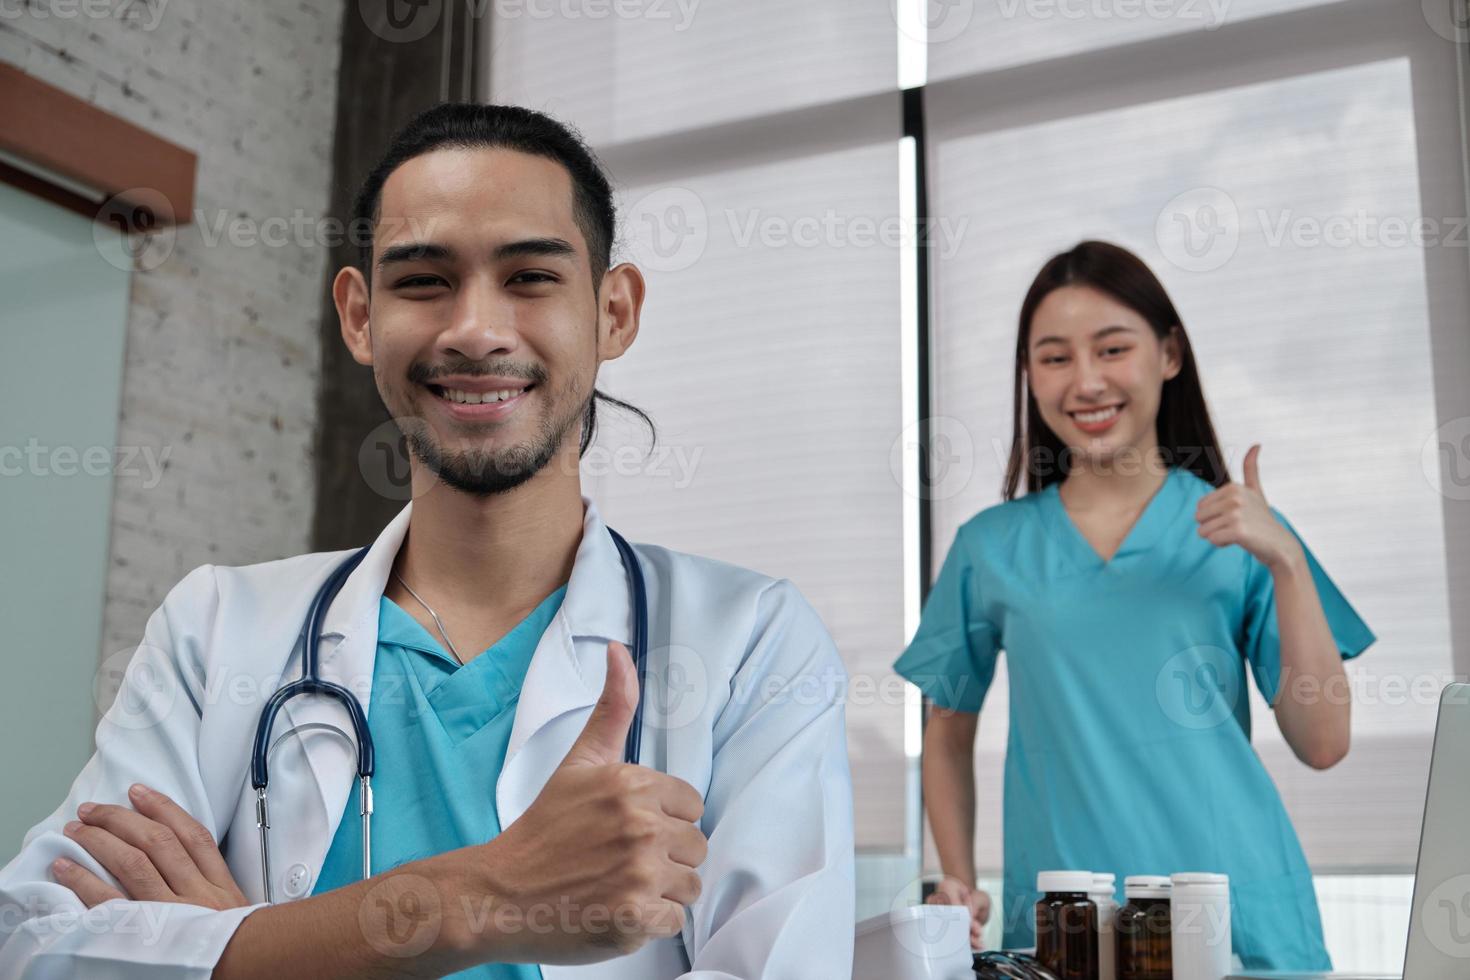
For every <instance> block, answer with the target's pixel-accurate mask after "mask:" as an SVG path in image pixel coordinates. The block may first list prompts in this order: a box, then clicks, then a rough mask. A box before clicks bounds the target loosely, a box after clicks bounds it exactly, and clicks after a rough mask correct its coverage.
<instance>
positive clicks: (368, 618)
mask: <svg viewBox="0 0 1470 980" xmlns="http://www.w3.org/2000/svg"><path fill="white" fill-rule="evenodd" d="M411 508H412V504H409V505H408V506H405V507H404V508H403V510H401V511H400V512H399V513H398V514H397V516H395V517H394V518H393V520H392V521H390V522H389V524H388V525H387V527H385V528H384V529H383V531H382V533H380V534H379V535H378V538H377V540H376V541H374V542H373V544H372V546H371V547H370V548H369V549H368V553H367V555H366V556H365V557H364V558H363V560H362V562H361V563H360V564H359V565H358V566H357V568H355V569H353V571H352V574H351V575H349V576H348V578H347V581H346V583H345V584H344V585H343V586H342V590H341V591H340V592H339V593H337V598H336V599H335V600H334V601H333V602H332V605H331V607H330V608H329V609H328V610H327V616H326V619H325V620H324V621H323V624H322V639H321V645H320V661H319V663H318V673H319V674H320V676H321V678H322V679H323V680H328V681H332V682H334V683H336V684H340V685H342V686H343V687H345V688H347V689H348V690H349V691H351V692H352V694H353V695H354V696H355V697H356V698H357V699H358V701H359V702H361V704H362V709H363V713H364V714H367V713H368V711H369V708H370V706H371V703H372V698H371V689H372V677H373V665H374V662H375V660H376V658H377V650H378V644H377V637H378V608H379V602H380V600H381V598H382V595H383V589H384V586H386V585H387V582H388V574H389V572H390V571H391V569H392V567H393V561H394V559H395V557H396V556H397V554H398V549H399V547H400V546H401V545H402V544H403V538H404V535H405V534H406V533H407V530H408V523H409V515H410V511H411ZM342 560H345V557H344V559H342ZM336 567H337V565H336V563H333V564H332V565H330V566H329V567H328V568H327V570H326V571H325V572H324V573H323V574H322V575H321V576H320V579H321V581H325V579H326V577H327V575H329V574H330V573H331V570H332V569H335V568H336ZM320 584H321V582H318V583H317V585H318V587H319V586H320ZM304 638H305V629H304V624H303V629H302V635H301V636H300V637H298V639H297V641H296V649H295V651H294V652H293V654H292V658H291V662H290V664H289V665H288V666H287V669H286V672H285V674H284V675H283V677H282V682H283V683H288V682H290V681H293V680H295V679H297V678H298V677H300V676H301V660H302V656H303V653H304ZM310 724H328V725H333V726H335V727H337V728H340V729H342V730H343V731H345V732H347V733H348V734H349V735H351V734H352V731H351V727H350V726H349V724H348V722H347V716H346V714H345V712H344V711H343V710H342V708H341V707H340V706H338V704H337V703H336V702H335V701H333V700H331V699H329V698H326V697H321V696H302V697H296V698H292V699H291V700H289V701H287V702H286V703H285V704H284V705H282V707H281V717H280V718H279V719H278V720H277V722H276V726H275V731H274V733H273V735H272V738H273V739H274V738H276V737H279V736H280V734H281V733H282V732H285V731H287V730H289V729H291V728H295V727H297V726H299V725H310ZM291 741H296V739H292V740H288V742H287V743H283V744H282V746H281V748H280V750H279V752H278V753H277V754H276V755H274V756H273V757H272V765H271V780H270V798H271V824H272V825H273V826H281V827H293V828H300V829H299V830H296V831H294V832H291V833H273V834H272V835H271V862H272V864H271V867H272V871H273V873H274V874H275V875H276V878H277V880H276V881H275V882H274V883H273V886H274V889H275V894H276V898H277V899H278V900H279V899H281V898H282V897H285V898H300V897H303V896H302V895H293V894H289V887H290V882H289V881H288V880H287V879H288V878H289V869H291V868H292V867H293V866H295V865H298V864H300V865H305V866H306V867H307V868H319V867H321V864H322V861H323V860H324V859H325V857H326V853H327V849H328V848H329V846H330V845H331V840H332V836H333V835H334V834H335V833H336V827H337V824H338V822H339V820H340V818H341V816H342V811H343V809H344V808H345V807H346V805H347V799H348V796H349V795H350V794H351V792H352V786H353V783H354V782H355V781H356V771H357V757H356V753H355V749H354V747H353V746H351V745H349V744H347V743H346V742H344V741H343V740H342V739H341V738H338V737H336V736H335V735H332V734H331V733H329V732H307V733H303V736H302V738H301V739H300V746H299V748H293V747H292V746H291V745H290V742H291ZM303 754H304V755H305V757H306V765H305V766H302V765H301V764H300V759H301V756H302V755H303ZM306 783H310V784H311V785H310V786H307V785H305V784H306ZM283 885H285V888H283ZM283 892H285V894H283Z"/></svg>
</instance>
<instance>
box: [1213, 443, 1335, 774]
mask: <svg viewBox="0 0 1470 980" xmlns="http://www.w3.org/2000/svg"><path fill="white" fill-rule="evenodd" d="M1260 452H1261V447H1260V446H1252V447H1251V449H1250V452H1248V453H1246V457H1245V484H1244V485H1241V484H1237V483H1230V484H1226V485H1225V486H1224V487H1221V488H1220V489H1219V490H1216V491H1215V492H1214V493H1211V494H1208V495H1207V496H1205V497H1204V499H1202V500H1201V501H1200V502H1199V507H1198V509H1197V510H1196V512H1195V519H1196V520H1197V521H1198V522H1199V533H1200V536H1201V537H1203V538H1205V539H1207V540H1208V541H1209V542H1210V543H1211V544H1214V545H1217V546H1219V547H1224V546H1226V545H1231V544H1238V545H1240V546H1241V547H1242V548H1244V549H1245V550H1246V551H1248V552H1250V553H1251V554H1252V555H1254V556H1255V558H1256V559H1257V560H1258V561H1260V562H1261V564H1263V565H1265V566H1266V568H1267V569H1269V570H1270V572H1271V581H1272V587H1273V589H1274V590H1275V597H1276V628H1277V633H1278V634H1279V635H1280V637H1281V679H1280V683H1279V684H1278V685H1277V689H1276V698H1275V701H1274V703H1273V704H1272V707H1273V708H1275V709H1276V724H1277V725H1278V726H1280V728H1281V734H1282V735H1283V736H1285V738H1286V744H1288V745H1290V746H1291V750H1292V751H1293V752H1295V753H1296V757H1297V758H1298V759H1301V760H1302V761H1303V762H1305V763H1306V764H1307V765H1309V766H1311V767H1312V768H1314V769H1328V768H1330V767H1332V766H1335V765H1337V763H1339V762H1341V761H1342V758H1343V756H1345V755H1347V751H1348V742H1349V737H1350V736H1349V722H1350V719H1351V711H1352V698H1351V696H1350V693H1349V691H1348V685H1347V674H1346V673H1345V672H1344V670H1343V667H1342V657H1341V656H1340V655H1339V653H1338V650H1337V642H1336V641H1335V640H1334V639H1333V637H1332V629H1331V627H1329V626H1328V625H1327V614H1326V613H1324V612H1323V611H1322V600H1321V598H1320V597H1319V596H1318V595H1317V586H1316V584H1315V583H1313V581H1312V570H1311V568H1310V566H1309V565H1308V563H1307V555H1306V551H1305V550H1304V549H1303V548H1302V546H1301V542H1299V541H1298V540H1297V539H1296V536H1295V535H1294V534H1292V533H1291V530H1290V529H1289V528H1287V527H1286V526H1285V525H1284V524H1282V523H1281V522H1280V521H1278V520H1277V519H1276V515H1275V514H1273V513H1271V508H1270V505H1268V504H1267V503H1266V495H1265V493H1264V492H1263V491H1262V490H1261V475H1260V470H1259V468H1258V465H1257V458H1258V457H1259V456H1260Z"/></svg>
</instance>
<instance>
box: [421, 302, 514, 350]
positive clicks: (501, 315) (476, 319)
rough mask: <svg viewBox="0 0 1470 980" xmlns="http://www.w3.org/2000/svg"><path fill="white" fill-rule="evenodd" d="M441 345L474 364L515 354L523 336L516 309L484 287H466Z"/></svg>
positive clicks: (441, 335)
mask: <svg viewBox="0 0 1470 980" xmlns="http://www.w3.org/2000/svg"><path fill="white" fill-rule="evenodd" d="M439 346H440V349H441V350H445V351H449V350H453V351H456V352H458V353H459V354H461V355H463V356H464V357H466V358H468V359H470V360H472V361H478V360H483V359H484V358H486V357H488V356H490V355H492V354H508V353H510V352H512V351H514V350H515V349H516V348H517V347H519V346H520V335H519V334H518V332H517V331H516V323H515V312H514V308H513V306H512V305H511V304H509V303H505V302H502V301H501V300H500V298H499V297H498V295H497V291H496V290H494V289H492V288H489V287H488V286H487V285H485V284H466V286H465V287H464V288H462V289H461V290H460V293H459V295H458V296H457V297H456V299H455V304H454V312H453V315H452V319H451V321H450V325H449V327H448V329H446V330H445V331H444V332H443V333H441V334H440V335H439Z"/></svg>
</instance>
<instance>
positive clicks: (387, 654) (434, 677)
mask: <svg viewBox="0 0 1470 980" xmlns="http://www.w3.org/2000/svg"><path fill="white" fill-rule="evenodd" d="M565 595H566V586H562V587H561V588H559V589H557V590H556V591H555V592H553V593H551V594H550V595H549V596H547V597H546V598H545V599H543V600H542V601H541V604H540V605H538V606H537V607H536V608H535V609H534V610H533V611H532V612H531V614H530V615H529V616H527V617H526V618H525V619H523V620H521V622H520V623H518V624H517V625H516V626H515V627H514V628H512V629H511V631H510V632H509V633H507V634H506V635H505V636H504V637H502V638H501V639H500V640H499V641H498V642H496V643H495V645H494V646H492V647H490V649H488V650H486V651H485V652H484V653H482V654H480V655H479V656H477V657H475V658H473V659H472V660H470V661H469V662H468V663H466V664H464V665H461V664H460V663H459V662H458V661H457V660H455V659H454V657H452V656H451V655H450V654H449V653H447V652H446V651H445V650H444V649H443V648H442V647H441V646H440V645H439V642H438V641H437V640H435V639H434V637H433V636H432V635H431V634H430V633H429V632H428V630H426V629H424V627H423V626H421V625H419V623H418V621H417V620H415V619H414V618H413V617H412V616H410V615H409V614H408V613H407V612H405V611H404V610H403V608H402V607H400V606H399V605H398V604H397V603H395V602H394V601H393V600H392V599H389V598H388V597H387V596H386V595H385V596H383V598H382V601H381V602H380V603H379V605H378V652H377V659H376V661H375V662H374V664H373V686H372V693H371V695H370V699H371V700H370V704H369V709H368V720H369V722H370V725H371V730H372V735H373V746H374V749H375V751H376V754H377V760H376V761H377V765H376V772H375V773H374V775H373V867H372V870H373V873H374V874H377V873H379V872H381V871H386V870H387V869H389V868H393V867H397V866H398V865H400V864H403V863H405V862H407V861H416V860H418V859H420V858H426V857H430V856H432V855H434V854H441V853H443V852H444V851H452V850H455V849H457V848H461V847H468V846H470V845H472V844H482V843H484V842H485V841H487V840H490V839H491V838H492V837H494V836H495V835H496V834H498V833H500V816H499V814H498V813H496V810H495V783H496V780H497V779H498V778H499V776H500V770H501V769H502V768H503V767H504V765H505V754H506V749H507V746H508V745H509V743H510V729H511V724H512V722H514V720H515V708H516V703H517V701H519V699H520V693H521V684H522V682H523V681H524V680H525V678H526V670H527V669H528V668H529V667H530V665H531V655H532V654H533V653H535V651H536V644H537V643H539V642H540V640H541V634H542V633H544V632H546V627H547V626H548V625H550V623H551V620H552V618H553V617H554V616H555V615H556V611H557V609H559V608H560V607H561V602H562V598H563V597H564V596H565ZM361 878H362V826H361V820H360V819H359V817H358V786H357V781H356V780H355V779H354V780H353V783H352V794H351V796H350V797H349V798H348V800H347V806H346V808H345V810H344V811H343V816H342V822H341V823H340V824H339V825H338V827H337V833H336V836H334V837H333V838H332V846H331V848H330V849H329V850H328V852H327V858H326V861H325V863H324V864H323V866H322V873H321V875H320V877H319V878H318V879H317V883H316V887H315V888H314V889H313V890H312V894H314V895H318V894H321V893H322V892H325V891H330V890H331V889H333V888H339V887H341V886H343V885H348V884H351V883H353V882H355V881H360V880H361ZM451 976H454V977H473V978H476V980H540V978H541V968H540V967H539V966H536V965H535V964H525V963H518V964H485V965H481V966H477V967H473V968H472V969H469V970H463V971H461V972H459V973H454V974H451Z"/></svg>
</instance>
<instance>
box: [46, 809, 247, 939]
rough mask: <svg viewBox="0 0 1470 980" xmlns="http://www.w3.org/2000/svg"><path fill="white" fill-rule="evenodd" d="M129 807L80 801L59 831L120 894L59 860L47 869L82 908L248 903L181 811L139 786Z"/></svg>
mask: <svg viewBox="0 0 1470 980" xmlns="http://www.w3.org/2000/svg"><path fill="white" fill-rule="evenodd" d="M128 797H129V798H130V799H131V800H132V802H133V806H135V807H137V809H136V810H130V809H128V808H127V807H125V806H114V805H112V804H108V803H83V804H82V805H81V806H79V807H77V819H76V820H73V821H72V822H71V823H68V824H67V825H66V827H65V828H63V833H65V834H66V836H68V837H70V838H71V839H72V840H74V841H76V842H77V843H78V844H80V845H81V846H82V847H83V849H85V850H86V852H87V853H88V854H90V855H92V857H94V858H96V859H97V861H98V863H99V864H101V865H102V866H103V867H104V868H106V869H107V870H108V871H110V872H112V875H113V877H114V878H116V879H117V880H118V883H119V884H120V885H121V886H122V887H123V889H124V890H125V891H118V890H117V889H116V888H114V887H113V886H112V885H110V884H108V883H107V882H105V881H103V880H102V879H101V878H99V877H98V876H97V875H95V874H93V873H92V872H91V871H88V870H87V869H86V868H84V867H83V866H82V865H80V864H77V863H76V862H74V861H68V860H67V859H66V858H58V859H57V860H56V861H54V862H52V865H51V873H52V874H53V875H55V876H56V880H57V881H58V882H60V883H61V884H63V885H65V886H66V887H68V888H70V889H71V890H72V891H74V892H76V894H77V897H78V898H80V899H81V900H82V903H83V904H84V905H86V906H87V908H92V907H93V906H94V905H99V904H101V903H102V902H106V901H109V900H111V899H114V898H123V899H133V900H135V901H140V902H179V903H182V904H185V905H200V906H203V907H204V908H210V909H217V910H218V909H231V908H238V907H240V906H243V905H249V904H250V902H249V901H247V900H246V898H245V895H244V893H242V892H241V891H240V887H239V886H238V885H236V884H235V879H234V878H233V877H232V876H231V875H230V869H229V866H228V865H227V864H225V859H224V856H223V855H222V854H220V852H219V847H218V845H216V844H215V840H214V836H213V835H212V834H210V832H209V830H208V829H207V828H206V827H205V826H204V825H203V824H201V823H200V822H199V821H197V820H195V819H194V818H193V817H191V816H189V814H188V813H186V812H185V811H184V808H183V807H181V806H179V805H178V804H177V803H175V802H174V801H173V800H171V799H169V798H168V797H167V796H165V795H164V794H162V793H159V792H156V791H154V790H151V789H148V788H147V787H146V786H144V785H142V784H141V783H138V784H135V785H134V786H133V788H132V789H130V790H129V791H128Z"/></svg>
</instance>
